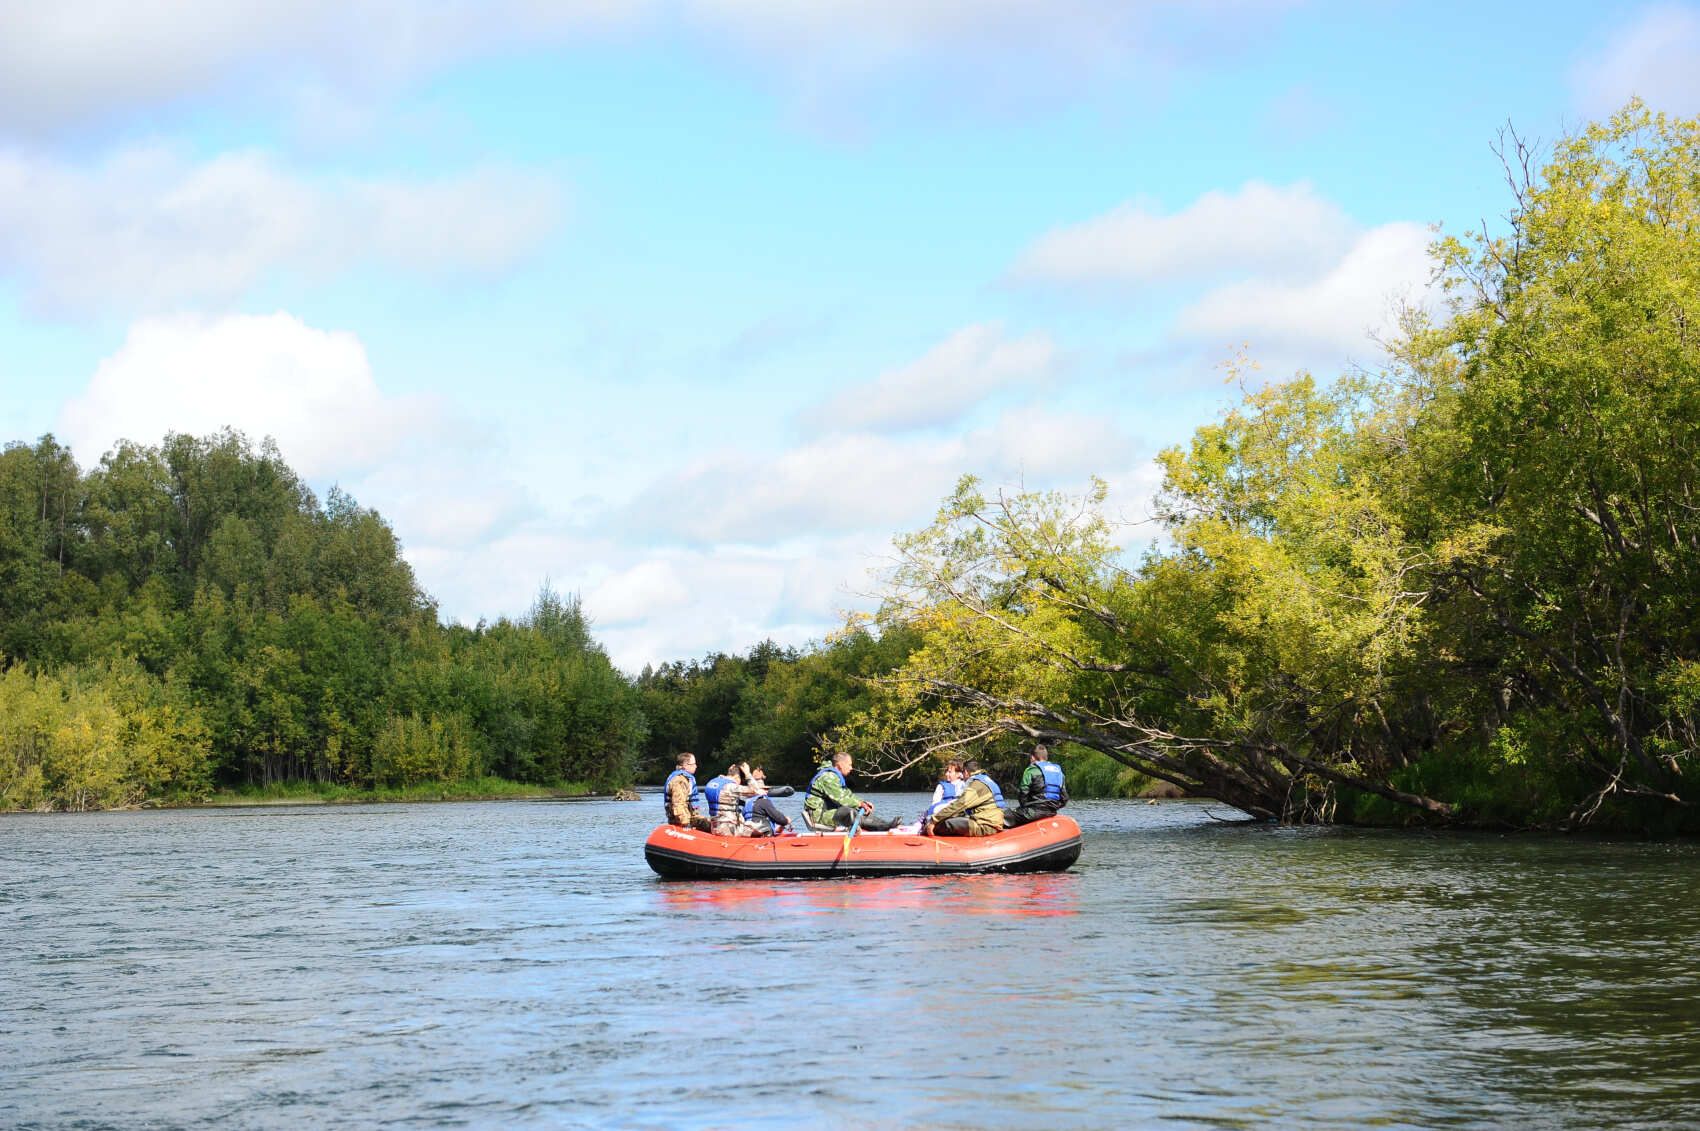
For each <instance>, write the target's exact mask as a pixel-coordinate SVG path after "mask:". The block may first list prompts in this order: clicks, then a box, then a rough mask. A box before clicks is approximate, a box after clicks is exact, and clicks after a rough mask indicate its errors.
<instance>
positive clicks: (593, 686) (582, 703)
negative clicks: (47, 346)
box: [0, 432, 646, 809]
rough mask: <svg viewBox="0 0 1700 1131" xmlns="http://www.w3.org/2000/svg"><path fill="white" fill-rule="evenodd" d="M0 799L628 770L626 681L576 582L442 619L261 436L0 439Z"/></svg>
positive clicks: (383, 543)
mask: <svg viewBox="0 0 1700 1131" xmlns="http://www.w3.org/2000/svg"><path fill="white" fill-rule="evenodd" d="M0 660H3V662H4V665H5V668H4V672H3V674H0V807H8V808H75V809H82V808H98V807H103V806H111V805H120V804H130V803H135V802H137V801H140V800H143V799H146V798H168V799H170V798H177V799H193V798H195V797H197V796H200V795H203V794H205V793H206V792H207V791H208V790H209V789H210V788H212V787H214V786H215V785H230V786H234V785H266V784H272V783H288V782H310V783H321V784H331V783H334V784H342V785H349V786H353V787H356V788H366V787H374V786H379V787H382V786H406V785H410V784H416V783H422V782H458V781H468V780H472V779H478V778H480V777H482V776H486V775H489V776H495V777H500V778H504V779H508V780H511V781H517V782H532V783H543V784H564V783H574V782H576V783H583V784H585V785H590V786H601V787H607V786H613V785H621V784H625V783H626V782H628V781H629V780H630V778H631V775H632V772H633V768H634V765H635V759H636V757H637V755H638V753H639V751H640V750H641V749H642V747H643V742H644V739H645V734H646V730H645V726H644V721H643V719H644V715H643V711H642V708H641V705H640V703H639V699H638V695H637V692H636V691H635V690H634V688H633V687H632V686H631V684H630V682H629V681H628V680H627V679H625V678H624V677H623V676H622V675H621V673H620V672H619V671H617V670H616V669H615V668H614V666H613V665H612V664H611V663H610V662H609V660H608V657H607V656H606V654H605V653H604V652H603V650H602V649H601V648H600V647H599V646H598V645H597V644H596V642H595V641H594V640H593V639H592V637H591V633H590V629H589V625H588V624H587V622H586V619H585V616H584V614H583V612H582V611H581V610H580V609H579V607H578V603H577V601H576V600H572V599H563V598H561V597H559V596H557V595H556V594H554V593H553V592H551V591H549V590H548V589H547V588H545V589H544V591H543V592H542V593H541V594H540V595H539V597H538V598H537V600H536V602H535V603H534V605H533V606H532V608H531V609H530V610H529V612H527V613H526V614H525V615H524V616H522V617H520V618H518V619H517V620H512V621H510V620H505V619H504V620H499V621H497V622H496V623H495V624H493V625H486V624H480V625H479V626H478V627H476V628H464V627H460V626H452V627H445V626H443V625H441V624H439V622H438V619H437V615H436V609H435V606H434V605H433V603H432V602H431V600H430V598H429V597H427V596H426V595H425V593H423V592H422V591H421V589H420V587H419V585H418V583H417V581H416V580H415V578H414V576H413V572H412V570H411V569H410V568H409V567H408V565H407V563H406V562H405V561H403V560H402V558H401V556H400V552H399V546H398V544H397V541H396V538H395V536H394V534H393V533H392V532H391V530H390V528H389V526H388V525H387V524H386V523H385V522H384V520H383V519H382V518H381V517H380V516H379V515H378V514H376V513H375V512H373V511H371V510H369V509H366V508H363V507H360V506H358V505H357V504H356V503H355V501H354V500H353V499H351V498H349V497H348V496H347V495H346V494H344V493H342V492H340V491H338V490H335V489H334V488H333V489H332V490H331V491H330V493H329V494H328V496H327V497H326V498H325V500H324V502H323V503H320V502H319V500H318V499H316V498H315V497H314V494H313V493H312V492H311V491H310V490H308V489H307V487H306V486H305V485H304V484H303V483H302V482H301V481H300V479H299V478H298V477H297V476H296V475H295V474H294V473H293V472H292V471H291V470H290V468H289V467H288V466H287V465H286V464H285V463H284V461H283V459H282V458H281V457H280V456H279V454H278V452H277V451H276V449H275V448H274V447H273V446H272V445H270V444H269V443H267V444H263V445H261V446H260V447H259V448H258V449H257V450H256V449H255V448H254V447H253V446H252V445H251V444H250V443H249V442H248V441H247V440H246V439H245V438H244V437H242V436H241V435H239V434H236V433H231V432H226V433H223V434H221V435H217V436H213V437H208V438H196V437H192V436H186V435H173V436H169V437H167V438H166V440H165V442H164V443H163V444H162V445H160V446H158V447H147V446H142V445H136V444H129V443H126V444H122V445H120V446H119V447H117V448H116V449H115V450H113V451H112V452H110V453H108V454H107V455H106V456H105V457H104V458H102V460H101V461H100V464H99V466H97V467H94V468H91V469H89V470H88V471H87V472H84V471H81V470H80V469H79V468H78V467H77V465H76V463H75V462H74V460H73V459H72V457H71V453H70V452H69V451H67V450H66V449H65V448H64V447H62V446H60V445H59V444H58V443H56V442H55V441H54V440H53V439H52V438H51V437H47V438H43V439H42V440H40V441H39V442H37V443H35V444H33V445H27V444H11V445H9V446H8V447H7V448H6V449H5V451H4V453H3V454H0Z"/></svg>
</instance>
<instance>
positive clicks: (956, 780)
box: [921, 758, 963, 824]
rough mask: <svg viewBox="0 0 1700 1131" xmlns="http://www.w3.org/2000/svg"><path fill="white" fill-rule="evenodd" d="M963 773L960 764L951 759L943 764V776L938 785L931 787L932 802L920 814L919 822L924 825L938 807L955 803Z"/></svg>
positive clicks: (960, 794)
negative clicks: (950, 802) (948, 802)
mask: <svg viewBox="0 0 1700 1131" xmlns="http://www.w3.org/2000/svg"><path fill="white" fill-rule="evenodd" d="M962 784H963V773H962V763H961V762H959V761H957V760H956V759H955V758H952V759H951V760H950V761H948V762H946V763H945V764H944V776H943V777H941V778H939V784H938V785H936V786H934V787H933V801H932V804H930V805H928V806H927V811H926V812H925V813H922V814H921V822H922V823H923V824H925V823H926V822H927V821H929V820H931V819H932V816H933V814H934V813H937V812H938V811H939V807H940V806H942V805H943V804H944V803H945V802H947V801H955V800H956V799H957V798H958V797H961V796H962Z"/></svg>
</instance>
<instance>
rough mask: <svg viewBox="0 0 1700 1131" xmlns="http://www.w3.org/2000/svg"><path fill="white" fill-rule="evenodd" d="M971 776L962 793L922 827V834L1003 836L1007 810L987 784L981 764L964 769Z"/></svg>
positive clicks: (973, 763)
mask: <svg viewBox="0 0 1700 1131" xmlns="http://www.w3.org/2000/svg"><path fill="white" fill-rule="evenodd" d="M962 771H963V773H965V774H967V775H968V781H967V783H966V784H965V785H964V787H963V790H962V793H961V794H960V795H958V796H957V798H956V799H955V800H954V801H947V802H945V803H944V804H943V805H941V806H939V807H938V808H937V809H936V810H934V811H933V815H932V817H931V818H930V819H929V820H928V821H927V822H926V823H925V824H924V825H922V826H921V832H922V833H925V834H930V835H932V836H992V835H993V834H995V833H1001V832H1003V809H1002V808H1000V807H999V806H998V799H997V795H996V794H994V793H993V792H992V787H991V786H989V785H987V784H986V779H985V778H983V777H975V776H974V775H975V774H978V773H979V772H980V763H978V762H969V763H968V764H967V765H965V766H963V767H962Z"/></svg>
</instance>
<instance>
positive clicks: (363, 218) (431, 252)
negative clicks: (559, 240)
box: [0, 147, 561, 312]
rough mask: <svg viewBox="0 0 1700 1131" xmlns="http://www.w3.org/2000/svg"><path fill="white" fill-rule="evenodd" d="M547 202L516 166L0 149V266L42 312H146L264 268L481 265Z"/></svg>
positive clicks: (221, 290)
mask: <svg viewBox="0 0 1700 1131" xmlns="http://www.w3.org/2000/svg"><path fill="white" fill-rule="evenodd" d="M560 209H561V202H560V192H559V189H558V188H557V186H556V185H555V184H553V183H552V182H551V181H549V180H547V179H546V178H543V177H540V176H538V175H536V174H533V173H528V172H523V171H518V170H503V169H482V170H476V171H474V172H472V173H469V174H466V175H463V176H460V177H455V178H450V179H445V180H439V181H430V182H406V181H383V180H355V179H347V178H344V179H306V178H301V177H298V176H293V175H291V174H289V173H287V172H285V171H283V170H281V169H279V168H278V167H277V166H276V165H275V164H274V163H273V161H272V160H271V159H270V158H269V157H267V156H266V155H265V154H263V153H257V152H240V153H231V154H226V155H224V156H221V157H217V158H214V159H212V160H210V161H205V162H201V163H198V164H197V163H191V162H189V161H187V160H185V159H183V158H182V157H181V156H180V155H178V154H177V153H175V152H173V151H171V150H169V149H164V148H160V147H134V148H129V149H124V150H121V151H119V152H117V153H115V154H113V155H112V156H110V157H108V158H107V159H106V160H105V161H104V162H102V163H100V164H99V165H96V166H93V167H88V168H84V167H79V166H74V165H70V164H66V163H64V162H60V161H56V160H52V159H49V158H41V157H33V156H28V155H26V154H24V153H22V152H20V151H5V150H0V276H5V275H11V276H13V277H15V278H16V279H18V281H19V282H20V283H21V285H22V287H23V289H24V291H25V293H26V294H27V295H28V296H29V297H30V299H31V301H32V302H33V303H34V304H35V305H37V306H39V307H41V308H44V309H48V310H54V311H66V312H68V311H89V310H101V309H116V310H119V311H125V312H135V311H140V312H158V311H166V310H171V309H180V308H182V307H183V306H185V305H186V304H199V303H207V302H211V303H221V302H225V301H228V300H230V299H232V298H234V297H236V296H238V295H240V294H241V293H242V292H243V291H244V290H246V289H247V288H248V287H250V286H253V285H254V284H255V283H257V282H259V281H261V280H263V279H265V278H266V277H267V276H268V275H270V274H271V273H273V272H276V271H293V272H297V273H301V274H305V275H308V276H309V277H317V276H321V275H324V274H327V273H330V272H332V271H336V270H340V269H343V268H346V267H349V266H352V265H357V264H361V263H367V262H371V263H381V264H386V265H390V266H396V267H402V268H408V269H416V270H423V271H430V272H437V273H451V272H456V271H473V272H489V271H493V270H496V269H499V268H501V267H503V266H505V265H507V264H510V263H512V262H513V261H514V260H516V259H517V258H519V257H521V256H522V255H524V254H526V253H527V252H528V251H529V250H530V249H531V248H532V247H533V246H534V245H535V243H536V242H537V241H538V240H539V239H540V238H541V237H542V236H543V235H544V234H546V233H547V232H548V231H550V230H551V229H552V228H553V227H554V226H555V225H556V223H557V220H558V216H559V213H560Z"/></svg>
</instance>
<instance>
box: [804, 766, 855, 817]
mask: <svg viewBox="0 0 1700 1131" xmlns="http://www.w3.org/2000/svg"><path fill="white" fill-rule="evenodd" d="M828 774H831V775H832V776H833V777H835V778H837V779H838V784H839V785H841V786H843V787H844V788H845V789H849V788H850V783H849V782H847V781H845V780H844V775H843V774H841V773H839V772H838V767H836V766H834V765H833V764H832V763H831V762H828V763H827V764H826V765H824V766H822V767H821V768H820V769H818V770H816V771H815V776H814V777H812V778H810V779H809V797H818V798H820V805H819V806H817V808H816V811H817V812H824V811H825V809H826V807H827V806H828V805H832V806H834V807H836V806H837V805H838V802H836V801H834V800H833V799H832V798H830V797H828V796H827V795H826V794H825V793H823V792H822V791H821V790H819V789H817V788H815V787H816V786H818V785H820V783H821V779H822V778H824V777H826V776H827V775H828ZM803 803H804V806H805V807H807V805H808V798H804V799H803Z"/></svg>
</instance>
